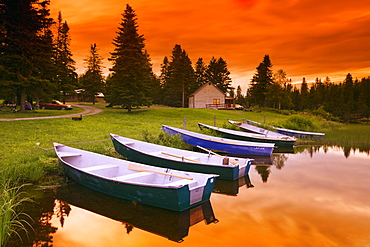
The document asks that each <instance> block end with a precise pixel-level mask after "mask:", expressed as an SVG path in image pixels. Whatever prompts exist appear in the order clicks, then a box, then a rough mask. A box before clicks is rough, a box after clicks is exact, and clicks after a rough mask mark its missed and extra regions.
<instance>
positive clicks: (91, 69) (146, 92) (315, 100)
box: [0, 0, 370, 121]
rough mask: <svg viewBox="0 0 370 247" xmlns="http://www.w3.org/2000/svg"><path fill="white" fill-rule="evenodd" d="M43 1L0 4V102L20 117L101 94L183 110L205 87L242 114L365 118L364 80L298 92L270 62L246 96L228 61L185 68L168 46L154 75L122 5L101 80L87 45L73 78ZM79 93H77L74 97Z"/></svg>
mask: <svg viewBox="0 0 370 247" xmlns="http://www.w3.org/2000/svg"><path fill="white" fill-rule="evenodd" d="M49 5H50V0H21V1H14V0H0V54H1V56H0V100H3V102H4V103H16V104H17V105H20V107H21V111H25V107H24V106H25V102H26V101H28V102H32V103H33V104H34V105H35V107H36V109H37V106H38V103H39V102H40V100H48V99H59V100H61V101H65V100H66V97H67V96H69V95H78V97H79V99H80V100H87V99H88V100H91V101H93V102H94V103H95V101H94V95H95V94H96V93H98V92H103V93H104V95H105V100H106V102H107V103H108V104H109V106H112V107H113V106H120V107H123V108H126V109H128V111H131V109H133V108H135V107H140V106H150V105H151V104H162V105H168V106H173V107H187V104H188V100H187V99H188V96H189V95H190V94H191V93H193V92H194V91H195V90H196V89H197V88H198V87H199V86H201V85H202V84H204V83H208V82H211V83H213V84H214V85H216V86H217V87H218V88H219V89H220V90H221V91H223V92H224V93H225V94H227V95H229V96H231V97H235V99H236V103H239V104H241V105H243V106H244V107H246V108H253V107H270V108H274V109H278V110H281V111H284V110H288V111H292V110H294V111H307V110H308V111H311V112H313V113H316V114H319V115H321V116H323V117H325V118H331V119H334V118H337V119H339V120H344V121H348V120H351V119H353V118H363V117H366V118H368V117H369V116H370V77H368V78H362V79H357V78H356V79H354V78H352V75H351V74H348V75H347V76H346V78H344V80H343V82H331V80H330V78H329V77H327V78H325V80H324V81H321V79H319V78H317V79H316V81H315V83H310V84H309V83H307V82H306V80H305V78H303V79H302V83H301V85H300V86H299V87H297V86H294V85H292V83H291V80H290V79H289V78H288V77H287V75H286V73H285V71H284V70H278V71H276V72H274V71H273V70H272V67H273V65H272V62H271V60H270V57H269V55H265V56H264V58H263V61H262V62H261V63H260V64H259V65H258V66H257V67H256V72H255V75H254V76H253V78H252V79H251V81H250V82H245V83H246V84H248V90H247V92H242V90H241V87H240V85H239V86H238V87H237V89H236V92H235V88H234V87H233V86H232V80H231V76H230V74H231V73H230V71H229V69H228V66H227V62H226V61H225V60H224V59H223V58H222V57H219V58H216V57H212V59H211V60H210V61H209V62H205V61H204V60H203V58H199V59H198V60H197V61H196V62H195V64H193V63H192V61H191V59H190V58H189V55H188V54H187V52H186V51H185V50H184V49H183V48H182V47H181V45H179V44H175V45H174V47H173V50H172V54H171V55H170V56H165V57H164V59H163V62H162V64H161V70H160V74H159V75H156V74H154V73H153V70H152V64H151V59H150V55H149V53H148V52H147V50H146V49H145V38H144V35H140V34H139V31H138V29H139V25H138V18H137V16H136V13H135V11H134V10H133V9H132V8H131V6H129V5H126V9H125V10H124V13H123V14H122V22H121V23H119V25H118V31H117V36H116V37H115V38H114V40H113V44H114V46H115V49H114V51H112V52H111V57H110V58H109V59H108V60H110V61H111V62H112V64H113V66H112V68H110V74H109V75H108V76H107V77H106V78H105V77H104V76H103V73H102V68H103V59H102V57H101V56H100V55H99V49H98V47H97V45H96V44H94V43H93V42H92V44H91V46H90V53H89V54H87V56H86V59H85V64H86V66H85V67H86V71H85V73H84V74H82V75H80V76H78V75H77V73H76V72H75V71H76V69H75V61H74V60H73V55H72V52H71V50H70V43H71V38H70V34H69V31H70V28H69V25H68V23H67V21H64V20H63V19H62V13H59V15H58V18H57V20H54V19H53V18H51V17H50V9H49ZM77 89H79V90H78V93H77V92H76V90H77Z"/></svg>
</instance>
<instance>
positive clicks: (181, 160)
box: [110, 134, 252, 180]
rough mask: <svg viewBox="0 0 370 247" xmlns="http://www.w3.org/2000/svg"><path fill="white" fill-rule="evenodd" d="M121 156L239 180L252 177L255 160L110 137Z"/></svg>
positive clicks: (161, 165)
mask: <svg viewBox="0 0 370 247" xmlns="http://www.w3.org/2000/svg"><path fill="white" fill-rule="evenodd" d="M110 136H111V139H112V142H113V145H114V148H115V149H116V151H117V153H119V154H120V155H122V156H124V157H126V158H127V159H128V160H132V161H135V162H139V163H145V164H148V165H153V166H159V167H165V168H171V169H176V170H182V171H191V172H201V173H207V174H217V175H219V177H218V179H225V180H235V179H238V178H240V177H243V176H245V175H247V174H248V172H249V168H250V165H251V163H252V159H248V158H232V157H225V156H221V155H218V154H215V153H208V154H206V153H200V152H193V151H188V150H182V149H177V148H171V147H166V146H162V145H157V144H153V143H148V142H143V141H138V140H134V139H130V138H127V137H123V136H119V135H115V134H110Z"/></svg>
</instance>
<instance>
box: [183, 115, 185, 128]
mask: <svg viewBox="0 0 370 247" xmlns="http://www.w3.org/2000/svg"><path fill="white" fill-rule="evenodd" d="M183 125H184V130H186V117H184V124H183Z"/></svg>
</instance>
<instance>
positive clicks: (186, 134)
mask: <svg viewBox="0 0 370 247" xmlns="http://www.w3.org/2000/svg"><path fill="white" fill-rule="evenodd" d="M162 130H163V131H164V132H166V133H167V134H168V135H179V136H180V137H181V139H182V140H183V141H184V142H185V143H187V144H189V145H192V146H195V147H203V148H206V149H210V150H213V151H218V152H224V153H228V154H232V155H265V156H268V155H271V154H272V151H273V149H274V146H275V145H274V144H273V143H260V142H247V141H239V140H232V139H226V138H221V137H215V136H210V135H205V134H200V133H196V132H192V131H189V130H184V129H179V128H175V127H170V126H167V125H162Z"/></svg>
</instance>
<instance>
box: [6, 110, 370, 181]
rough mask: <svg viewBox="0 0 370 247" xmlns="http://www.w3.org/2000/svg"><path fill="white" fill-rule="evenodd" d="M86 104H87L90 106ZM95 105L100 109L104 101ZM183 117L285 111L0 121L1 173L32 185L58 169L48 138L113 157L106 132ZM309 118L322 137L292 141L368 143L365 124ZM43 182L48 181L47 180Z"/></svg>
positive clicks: (267, 117) (220, 120)
mask: <svg viewBox="0 0 370 247" xmlns="http://www.w3.org/2000/svg"><path fill="white" fill-rule="evenodd" d="M85 105H88V104H85ZM89 105H91V106H92V104H89ZM95 106H96V107H99V108H102V109H103V108H105V107H104V106H105V105H104V104H97V105H95ZM58 112H59V111H58ZM68 112H69V111H68ZM185 117H186V128H187V129H188V130H191V131H196V132H200V130H199V128H198V126H197V123H198V122H201V123H205V124H209V125H213V124H214V122H215V121H216V125H217V126H219V127H222V126H223V125H225V124H227V120H228V119H233V120H238V121H241V120H243V119H251V120H254V121H257V122H262V123H263V122H265V123H266V124H276V123H282V122H284V121H286V120H287V119H289V116H288V115H282V114H278V113H275V112H244V111H237V110H209V109H189V108H169V107H161V106H153V107H151V108H143V109H135V110H133V112H131V113H128V112H127V110H125V109H116V108H113V109H104V111H103V112H102V113H100V114H97V115H91V116H85V117H84V118H83V121H71V119H70V118H58V119H40V120H25V121H14V122H0V129H1V130H2V135H1V136H0V141H1V143H2V148H0V162H1V163H0V170H2V171H3V173H4V174H7V176H10V177H13V176H15V177H16V178H17V179H20V181H24V182H32V183H38V182H39V181H40V180H41V179H42V178H43V177H44V176H46V177H47V176H48V175H49V174H53V173H58V168H57V166H56V164H55V159H56V158H55V154H54V152H53V150H47V151H45V150H43V149H42V148H46V149H47V148H51V147H52V144H51V143H52V142H59V143H63V144H70V145H72V146H74V147H76V148H82V149H86V150H90V151H94V152H98V153H103V154H107V155H114V152H113V149H112V148H113V147H112V145H111V142H110V141H109V140H107V139H109V133H114V134H119V135H123V136H127V137H129V138H135V139H139V140H143V138H144V137H143V132H148V133H150V134H152V135H156V136H158V135H159V134H160V133H162V130H161V125H162V124H166V125H170V126H174V127H179V128H182V127H183V123H184V118H185ZM0 118H1V114H0ZM310 119H312V122H313V125H314V127H315V131H319V132H325V133H326V136H325V138H322V139H316V140H298V141H297V144H298V145H307V144H312V145H339V146H350V147H351V148H354V149H356V148H357V149H361V150H364V151H366V149H367V148H369V147H370V125H361V124H340V123H336V122H328V121H325V120H323V119H321V118H317V117H310ZM99 140H106V141H99ZM91 141H97V142H91ZM83 142H89V143H83ZM36 143H40V145H39V146H38V145H36ZM49 182H51V183H52V181H49Z"/></svg>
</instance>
